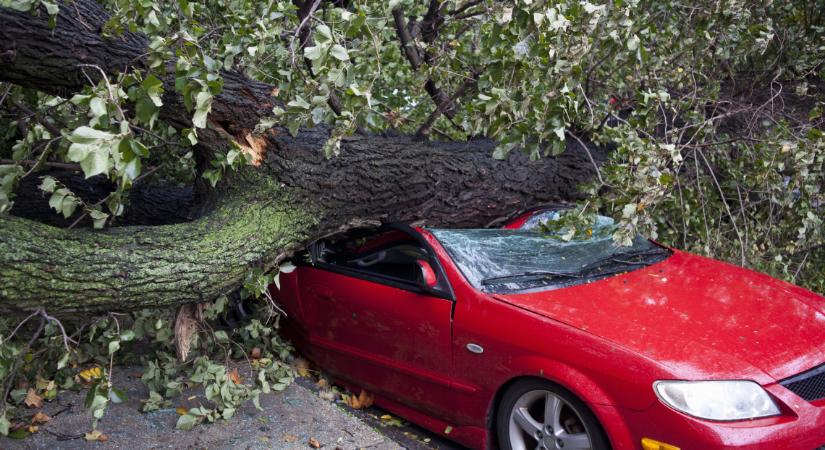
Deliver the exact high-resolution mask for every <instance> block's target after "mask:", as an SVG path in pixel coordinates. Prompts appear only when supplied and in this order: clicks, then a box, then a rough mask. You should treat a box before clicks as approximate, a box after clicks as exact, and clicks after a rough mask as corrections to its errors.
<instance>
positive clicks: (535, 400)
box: [509, 390, 592, 450]
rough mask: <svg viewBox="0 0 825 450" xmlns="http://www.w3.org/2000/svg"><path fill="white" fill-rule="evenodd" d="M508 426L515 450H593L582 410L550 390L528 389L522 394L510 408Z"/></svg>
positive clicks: (511, 445)
mask: <svg viewBox="0 0 825 450" xmlns="http://www.w3.org/2000/svg"><path fill="white" fill-rule="evenodd" d="M509 428H510V447H511V448H512V449H513V450H528V449H529V450H589V449H592V444H591V442H592V441H591V439H590V433H589V432H588V430H587V428H586V427H585V425H584V421H583V420H582V419H581V414H580V413H579V411H577V410H576V408H574V407H573V406H572V405H571V404H569V403H568V402H566V401H564V400H563V399H562V398H561V397H559V396H558V395H556V394H554V393H552V392H550V391H545V390H536V391H529V392H526V393H525V394H523V395H522V396H521V397H519V398H518V400H516V403H515V405H513V409H512V410H511V411H510V426H509Z"/></svg>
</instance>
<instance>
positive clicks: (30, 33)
mask: <svg viewBox="0 0 825 450" xmlns="http://www.w3.org/2000/svg"><path fill="white" fill-rule="evenodd" d="M107 19H108V14H107V13H106V12H105V11H104V10H103V9H102V8H101V7H100V6H98V4H97V3H95V2H93V1H91V0H81V1H75V2H72V3H71V4H70V5H69V4H66V5H62V7H61V8H60V10H59V13H58V15H57V17H56V25H55V27H54V28H51V27H50V25H49V23H48V17H47V16H46V15H45V14H40V15H39V16H35V15H32V14H30V13H29V12H19V11H14V10H11V9H8V8H0V79H2V80H5V81H9V82H12V83H15V84H18V85H21V86H26V87H29V88H33V89H37V90H41V91H44V92H49V93H52V94H61V95H66V94H68V93H71V92H73V91H76V90H78V89H80V88H81V87H82V86H83V85H84V84H86V83H88V80H87V79H86V75H85V74H84V72H85V73H87V74H89V76H91V77H98V78H97V79H99V77H100V76H101V75H100V74H98V73H96V72H95V71H89V70H88V67H90V66H96V67H99V68H100V69H102V72H103V73H106V74H115V73H118V72H122V71H129V70H140V69H142V68H143V64H144V60H145V58H144V55H145V54H146V52H147V49H146V46H147V44H148V40H147V39H146V38H145V37H144V36H142V35H140V34H137V33H129V32H127V33H125V34H123V35H122V36H120V37H115V38H105V37H102V36H101V34H100V30H101V28H102V26H103V24H104V23H105V22H106V20H107ZM84 68H86V70H84ZM222 77H223V79H224V85H223V90H222V92H221V93H220V94H219V95H217V96H216V97H215V99H214V101H213V103H212V108H211V112H210V114H209V119H208V120H209V126H208V128H207V129H204V130H201V131H200V132H199V143H198V146H197V147H196V150H195V152H196V153H197V154H198V155H197V156H198V157H200V158H201V159H203V160H208V158H209V155H210V154H211V153H212V152H214V151H216V149H218V148H220V147H222V146H224V145H225V143H226V142H227V141H228V140H234V141H235V142H236V143H239V145H240V146H241V147H242V148H243V149H244V151H246V152H248V153H249V154H251V155H252V159H253V160H254V161H255V164H256V165H255V166H254V167H245V168H243V169H241V170H240V171H238V172H236V173H233V174H230V175H228V176H227V177H226V178H225V179H224V180H222V181H221V183H220V184H219V185H218V187H217V188H216V189H215V190H214V191H212V192H210V193H209V194H208V195H199V196H198V202H199V203H198V205H197V208H196V211H197V214H195V216H196V218H194V220H192V221H189V222H184V223H178V224H170V225H162V226H125V227H114V228H111V229H108V230H106V231H103V232H101V231H91V230H88V229H61V228H57V227H53V226H50V225H46V224H42V223H38V222H34V221H32V220H28V219H25V218H21V217H16V216H10V215H0V310H2V311H5V312H13V311H26V310H32V309H35V308H39V307H46V308H48V310H49V311H64V312H70V311H71V312H76V311H110V310H122V309H134V308H142V307H149V306H170V305H178V304H183V303H190V302H202V301H208V300H212V299H214V298H216V297H218V296H220V295H223V294H227V293H229V292H231V291H233V290H235V289H237V288H238V287H239V286H240V284H241V282H242V280H243V278H244V276H245V275H246V273H247V272H248V271H249V269H250V268H251V267H260V268H263V269H265V270H269V269H272V268H273V267H275V266H276V265H277V264H278V263H279V261H281V260H282V259H283V258H286V257H288V255H289V254H290V253H291V252H292V251H294V250H295V249H298V248H300V247H302V246H303V245H305V244H306V243H307V242H310V241H312V240H315V239H318V238H319V237H322V236H325V235H328V234H330V233H335V232H338V231H342V230H345V229H347V228H350V227H355V226H364V225H374V224H377V223H380V222H385V221H404V222H419V223H424V224H427V225H430V226H484V225H487V224H489V223H491V222H494V221H496V220H500V219H501V218H503V217H506V216H507V215H508V214H511V213H512V212H514V211H516V210H519V209H521V208H525V207H529V206H533V205H536V204H540V203H544V202H549V201H559V200H574V199H577V198H580V194H579V193H578V191H577V187H578V185H579V184H581V183H583V182H585V181H587V180H589V179H590V178H591V177H593V176H594V174H595V168H594V162H600V161H603V159H604V154H603V153H602V152H601V151H599V150H597V149H595V148H590V149H588V148H586V147H584V145H582V143H579V142H573V143H572V144H569V145H568V147H567V149H566V151H565V152H564V153H562V154H561V155H559V156H556V157H554V158H545V159H541V160H538V161H530V159H529V158H528V157H527V156H526V155H524V154H522V153H520V152H512V153H510V154H509V155H508V156H507V157H506V158H504V159H503V160H497V159H493V158H491V156H490V155H491V154H492V153H493V149H494V148H495V143H494V142H492V141H490V140H487V139H471V140H467V141H464V142H427V141H423V140H421V139H417V138H415V137H412V136H404V135H379V134H367V133H363V134H356V135H354V136H351V137H345V138H343V139H342V141H341V144H340V147H341V148H340V154H339V155H338V156H335V157H332V158H327V157H326V156H325V155H324V152H323V151H322V150H321V148H322V146H323V145H324V143H325V142H326V141H327V139H328V138H329V136H330V132H331V130H330V129H329V128H328V127H323V126H318V127H315V128H311V129H310V128H303V129H301V130H300V131H299V132H298V133H297V135H296V136H292V135H291V134H290V133H289V132H287V130H286V129H284V128H283V127H279V126H276V127H273V128H270V129H268V130H266V131H264V132H262V133H256V132H255V126H256V125H257V124H258V123H259V122H260V121H261V120H262V119H264V118H265V117H266V116H267V115H268V114H270V113H271V111H272V108H273V106H275V105H277V101H276V99H275V98H274V97H273V95H272V93H273V92H274V90H275V86H270V85H267V84H265V83H261V82H258V81H253V80H250V79H248V78H247V77H245V76H244V75H242V74H240V73H236V72H226V71H224V72H223V73H222ZM164 83H165V84H166V85H167V86H171V85H173V84H174V79H173V78H172V76H171V75H170V76H169V77H168V78H167V79H165V80H164ZM163 101H164V106H163V107H162V109H161V117H162V118H163V119H165V120H166V121H168V122H169V123H170V124H173V125H174V126H175V127H176V128H179V129H183V128H187V127H191V126H192V125H191V122H190V120H189V113H187V111H186V109H185V108H184V104H183V102H182V101H181V100H180V99H179V98H177V97H176V96H175V90H174V89H166V94H165V96H164V99H163ZM15 208H19V209H23V210H25V209H26V208H25V205H22V204H19V205H17V206H16V207H15ZM13 212H14V211H13ZM18 215H25V214H24V213H18Z"/></svg>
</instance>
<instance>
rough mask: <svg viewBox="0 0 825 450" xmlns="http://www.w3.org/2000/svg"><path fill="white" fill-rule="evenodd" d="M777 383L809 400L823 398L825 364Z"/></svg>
mask: <svg viewBox="0 0 825 450" xmlns="http://www.w3.org/2000/svg"><path fill="white" fill-rule="evenodd" d="M779 384H781V385H782V386H785V387H786V388H787V389H788V390H790V391H791V392H793V393H794V394H796V395H798V396H800V397H802V398H804V399H805V400H807V401H809V402H812V401H814V400H819V399H821V398H825V364H822V365H821V366H817V367H814V368H813V369H811V370H808V371H805V372H802V373H800V374H799V375H794V376H792V377H790V378H786V379H784V380H782V381H780V382H779ZM820 448H822V447H820Z"/></svg>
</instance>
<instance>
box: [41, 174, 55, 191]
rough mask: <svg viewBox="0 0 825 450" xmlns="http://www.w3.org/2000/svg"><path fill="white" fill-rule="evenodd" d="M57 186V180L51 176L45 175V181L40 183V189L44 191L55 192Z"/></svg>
mask: <svg viewBox="0 0 825 450" xmlns="http://www.w3.org/2000/svg"><path fill="white" fill-rule="evenodd" d="M55 187H57V180H55V179H54V178H52V177H50V176H45V177H43V182H41V183H40V190H41V191H43V192H54V189H55Z"/></svg>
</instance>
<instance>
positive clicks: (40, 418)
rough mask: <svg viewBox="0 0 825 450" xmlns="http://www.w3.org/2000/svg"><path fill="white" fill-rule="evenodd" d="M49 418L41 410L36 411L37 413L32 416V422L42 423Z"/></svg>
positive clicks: (49, 418)
mask: <svg viewBox="0 0 825 450" xmlns="http://www.w3.org/2000/svg"><path fill="white" fill-rule="evenodd" d="M50 420H52V418H51V417H49V416H48V415H46V414H45V413H43V411H38V412H37V414H35V415H33V416H32V423H34V424H43V423H46V422H48V421H50Z"/></svg>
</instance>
